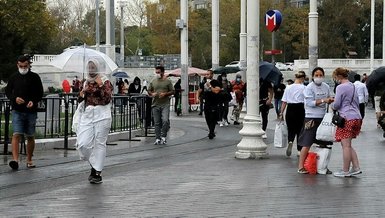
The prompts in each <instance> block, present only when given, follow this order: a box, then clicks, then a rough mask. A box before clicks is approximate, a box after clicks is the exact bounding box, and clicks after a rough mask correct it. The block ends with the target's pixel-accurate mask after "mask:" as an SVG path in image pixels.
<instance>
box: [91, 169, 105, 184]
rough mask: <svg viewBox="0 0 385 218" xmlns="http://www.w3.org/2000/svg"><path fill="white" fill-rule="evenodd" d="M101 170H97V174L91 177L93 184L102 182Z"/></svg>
mask: <svg viewBox="0 0 385 218" xmlns="http://www.w3.org/2000/svg"><path fill="white" fill-rule="evenodd" d="M100 173H101V172H97V171H96V174H95V175H94V176H92V178H91V179H90V183H91V184H100V183H102V182H103V181H102V176H101V175H100Z"/></svg>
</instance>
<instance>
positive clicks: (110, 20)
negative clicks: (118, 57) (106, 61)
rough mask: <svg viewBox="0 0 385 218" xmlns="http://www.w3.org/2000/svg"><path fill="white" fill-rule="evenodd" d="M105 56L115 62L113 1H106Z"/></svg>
mask: <svg viewBox="0 0 385 218" xmlns="http://www.w3.org/2000/svg"><path fill="white" fill-rule="evenodd" d="M105 2H106V54H107V55H108V56H109V57H110V58H111V59H112V60H113V61H115V24H114V17H115V16H114V0H106V1H105Z"/></svg>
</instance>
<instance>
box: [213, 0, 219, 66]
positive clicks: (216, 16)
mask: <svg viewBox="0 0 385 218" xmlns="http://www.w3.org/2000/svg"><path fill="white" fill-rule="evenodd" d="M211 7H212V8H211V10H212V18H211V20H212V21H211V23H212V24H211V25H212V32H211V39H212V41H211V44H212V68H213V69H216V68H218V66H219V0H212V5H211Z"/></svg>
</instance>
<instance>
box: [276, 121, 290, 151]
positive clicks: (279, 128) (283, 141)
mask: <svg viewBox="0 0 385 218" xmlns="http://www.w3.org/2000/svg"><path fill="white" fill-rule="evenodd" d="M287 140H288V139H287V126H286V124H285V122H282V121H281V122H279V123H277V124H275V132H274V147H276V148H285V147H286V146H287Z"/></svg>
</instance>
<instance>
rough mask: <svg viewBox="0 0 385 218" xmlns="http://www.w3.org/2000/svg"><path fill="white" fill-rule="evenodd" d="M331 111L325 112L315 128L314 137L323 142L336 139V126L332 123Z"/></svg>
mask: <svg viewBox="0 0 385 218" xmlns="http://www.w3.org/2000/svg"><path fill="white" fill-rule="evenodd" d="M332 119H333V113H326V114H325V116H324V118H323V119H322V121H321V124H320V125H319V126H318V128H317V133H316V139H317V140H320V141H325V142H335V141H336V129H337V127H336V126H335V125H334V124H333V123H332Z"/></svg>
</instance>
